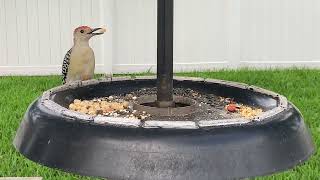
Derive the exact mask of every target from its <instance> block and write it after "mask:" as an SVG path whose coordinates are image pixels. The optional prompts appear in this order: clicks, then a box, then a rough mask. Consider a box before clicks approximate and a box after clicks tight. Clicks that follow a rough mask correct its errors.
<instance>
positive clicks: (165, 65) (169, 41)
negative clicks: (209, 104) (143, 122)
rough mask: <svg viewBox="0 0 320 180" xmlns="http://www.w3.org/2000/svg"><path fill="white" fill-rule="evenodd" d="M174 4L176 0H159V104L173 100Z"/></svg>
mask: <svg viewBox="0 0 320 180" xmlns="http://www.w3.org/2000/svg"><path fill="white" fill-rule="evenodd" d="M173 6H174V0H158V51H157V88H158V90H157V105H158V107H171V106H174V102H173V13H174V10H173Z"/></svg>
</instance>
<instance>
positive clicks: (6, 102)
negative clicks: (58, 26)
mask: <svg viewBox="0 0 320 180" xmlns="http://www.w3.org/2000/svg"><path fill="white" fill-rule="evenodd" d="M178 75H182V76H193V77H203V78H215V79H224V80H230V81H238V82H244V83H247V84H251V85H256V86H260V87H263V88H266V89H269V90H272V91H275V92H278V93H280V94H282V95H285V96H286V97H287V98H288V99H289V100H290V101H291V102H293V103H294V104H295V105H296V106H297V107H298V108H299V109H300V110H301V112H302V114H303V116H304V118H305V121H306V123H307V124H308V125H309V127H310V130H311V132H312V135H313V139H314V142H315V144H316V147H320V120H319V117H320V70H306V69H301V70H299V69H293V70H271V71H269V70H268V71H267V70H263V71H254V70H245V69H244V70H237V71H219V72H194V73H180V74H178ZM60 83H61V82H60V77H58V76H49V77H0V177H3V176H41V177H44V179H45V180H69V179H95V178H86V177H81V176H77V175H73V174H68V173H64V172H61V171H58V170H54V169H49V168H47V167H43V166H41V165H38V164H36V163H33V162H31V161H29V160H27V159H26V158H24V157H23V156H22V155H20V154H19V153H17V152H16V151H15V149H14V148H13V146H12V140H13V138H14V136H15V132H16V130H17V128H18V126H19V123H20V121H21V118H22V116H23V114H24V112H25V110H26V109H27V107H28V105H29V104H30V103H31V102H32V101H33V100H34V99H35V98H37V97H38V96H39V95H41V93H42V92H43V91H45V90H47V89H50V88H52V87H55V86H57V85H60ZM258 179H262V180H264V179H267V180H269V179H270V180H271V179H277V180H278V179H281V180H289V179H299V180H300V179H301V180H314V179H320V153H319V152H316V153H315V154H314V156H313V157H312V158H311V159H310V160H309V161H308V162H307V163H305V164H303V165H301V166H299V167H297V168H295V169H293V170H290V171H287V172H283V173H279V174H276V175H273V176H268V177H263V178H258Z"/></svg>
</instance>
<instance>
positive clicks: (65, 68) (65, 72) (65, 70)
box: [62, 48, 72, 84]
mask: <svg viewBox="0 0 320 180" xmlns="http://www.w3.org/2000/svg"><path fill="white" fill-rule="evenodd" d="M71 52H72V48H71V49H70V50H69V51H68V52H67V54H66V55H65V56H64V59H63V64H62V82H63V84H65V83H66V79H67V75H68V70H69V65H70V57H71Z"/></svg>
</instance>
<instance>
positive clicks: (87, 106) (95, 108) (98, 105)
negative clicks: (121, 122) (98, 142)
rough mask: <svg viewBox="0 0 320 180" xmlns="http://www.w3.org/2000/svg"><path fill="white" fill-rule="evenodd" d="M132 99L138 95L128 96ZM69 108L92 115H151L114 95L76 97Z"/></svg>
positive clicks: (131, 116)
mask: <svg viewBox="0 0 320 180" xmlns="http://www.w3.org/2000/svg"><path fill="white" fill-rule="evenodd" d="M127 98H130V99H131V100H133V99H136V97H133V96H132V97H127ZM69 109H70V110H72V111H76V112H79V113H83V114H88V115H91V116H97V115H103V116H109V117H126V118H132V119H146V118H147V117H150V114H147V113H146V112H144V111H143V112H140V111H136V110H133V107H132V105H131V103H130V102H129V101H125V100H123V99H119V98H117V97H114V96H109V97H108V98H97V99H93V100H79V99H75V100H74V101H73V103H71V104H70V105H69Z"/></svg>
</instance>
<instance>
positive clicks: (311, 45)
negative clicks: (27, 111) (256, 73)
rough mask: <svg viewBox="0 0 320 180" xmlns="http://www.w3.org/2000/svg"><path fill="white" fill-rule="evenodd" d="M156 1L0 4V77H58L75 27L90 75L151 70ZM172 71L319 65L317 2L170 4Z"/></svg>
mask: <svg viewBox="0 0 320 180" xmlns="http://www.w3.org/2000/svg"><path fill="white" fill-rule="evenodd" d="M156 11H157V3H156V0H0V75H46V74H59V73H60V67H61V63H62V59H63V56H64V54H65V53H66V51H67V50H68V49H69V48H70V47H71V46H72V32H73V29H74V28H76V27H77V26H80V25H89V26H92V27H99V26H102V25H105V26H107V27H108V28H109V31H108V33H107V34H105V35H103V36H99V37H96V38H94V39H92V41H91V45H92V47H93V49H94V50H95V54H96V60H97V65H96V71H97V72H100V73H111V72H113V73H124V72H141V71H148V70H151V71H155V64H156V50H157V49H156V25H157V23H156V19H157V17H156V16H157V12H156ZM174 35H175V36H174V38H175V41H174V48H175V49H174V63H175V71H189V70H204V69H217V68H218V69H219V68H238V67H258V68H266V67H274V66H279V67H289V66H298V67H301V66H307V67H320V0H175V34H174Z"/></svg>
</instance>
